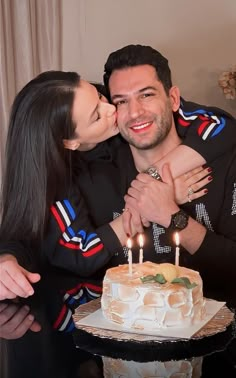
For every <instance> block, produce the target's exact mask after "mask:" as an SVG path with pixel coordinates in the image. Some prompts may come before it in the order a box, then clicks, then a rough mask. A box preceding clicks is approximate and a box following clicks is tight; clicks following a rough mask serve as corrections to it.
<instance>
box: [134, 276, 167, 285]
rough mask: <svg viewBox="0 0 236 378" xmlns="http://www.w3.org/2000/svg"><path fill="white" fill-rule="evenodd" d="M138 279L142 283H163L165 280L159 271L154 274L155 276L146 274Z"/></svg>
mask: <svg viewBox="0 0 236 378" xmlns="http://www.w3.org/2000/svg"><path fill="white" fill-rule="evenodd" d="M140 280H141V281H142V283H145V282H157V283H159V284H165V283H166V282H167V281H166V279H165V277H164V276H163V274H159V273H158V274H156V275H155V276H153V275H148V276H144V277H141V278H140Z"/></svg>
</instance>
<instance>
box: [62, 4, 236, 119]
mask: <svg viewBox="0 0 236 378" xmlns="http://www.w3.org/2000/svg"><path fill="white" fill-rule="evenodd" d="M235 37H236V0H221V1H220V0H219V1H215V0H198V1H194V0H192V1H191V0H118V1H117V0H63V69H65V70H76V71H78V72H79V73H80V74H81V75H82V76H83V78H84V79H87V80H93V81H101V80H102V73H103V66H104V63H105V61H106V58H107V56H108V55H109V53H110V52H112V51H113V50H116V49H118V48H120V47H122V46H125V45H127V44H130V43H140V44H147V45H151V46H153V47H154V48H156V49H157V50H159V51H160V52H161V53H163V54H164V55H165V56H166V57H167V58H168V59H169V62H170V67H171V69H172V74H173V81H174V84H177V85H178V86H179V87H180V89H181V94H182V95H183V97H185V98H186V99H188V100H192V101H196V102H199V103H203V104H209V105H216V106H219V107H222V108H224V109H225V110H228V111H229V112H231V113H233V114H234V115H236V100H226V99H225V97H224V95H223V93H222V91H221V89H220V88H219V86H218V83H217V81H218V76H219V74H220V73H221V72H222V71H224V70H228V69H229V68H230V67H231V66H233V65H235V64H236V47H235Z"/></svg>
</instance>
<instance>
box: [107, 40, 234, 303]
mask: <svg viewBox="0 0 236 378" xmlns="http://www.w3.org/2000/svg"><path fill="white" fill-rule="evenodd" d="M104 81H105V84H106V85H107V87H108V89H109V92H110V98H111V101H112V102H113V104H115V105H116V106H117V110H118V126H119V129H120V133H121V135H122V136H123V137H124V139H126V140H127V141H128V142H129V145H130V148H129V147H128V146H125V148H124V151H122V154H123V174H124V171H126V169H125V167H127V165H129V175H130V176H132V174H131V173H130V171H131V170H132V168H131V167H132V164H133V178H134V177H135V176H136V173H137V172H142V171H144V170H145V169H147V168H148V167H150V166H152V165H153V163H154V162H156V161H158V160H160V159H162V158H163V157H164V156H165V155H166V154H168V153H170V151H172V150H173V149H174V148H175V147H176V146H177V145H179V144H180V143H181V139H180V138H179V136H178V135H177V132H176V128H175V122H174V117H173V113H175V112H176V111H177V110H178V109H179V106H180V93H179V89H178V88H177V87H175V86H172V83H171V77H170V70H169V67H168V62H167V60H166V59H165V58H164V57H162V56H161V55H160V54H159V53H158V52H157V51H155V50H153V49H152V48H150V47H146V46H139V45H136V46H134V45H131V46H126V47H124V48H123V49H120V50H118V51H116V52H114V53H112V54H111V55H110V57H109V58H108V60H107V62H106V65H105V74H104ZM210 148H211V145H210V144H209V149H210ZM130 152H131V154H130ZM235 153H236V150H235V148H234V149H232V150H231V149H230V151H229V152H228V153H226V154H225V155H224V156H221V157H219V158H218V159H216V160H215V161H214V162H212V163H211V167H212V168H213V174H214V180H213V181H212V182H211V183H210V184H209V187H208V188H209V194H208V195H207V196H205V197H201V198H200V199H198V200H196V201H193V202H191V203H190V202H188V203H186V204H185V205H183V206H181V207H180V206H178V205H177V204H176V202H175V198H174V190H173V182H172V177H171V173H170V171H169V169H168V166H164V167H163V169H162V171H161V172H159V173H160V174H161V176H162V180H163V182H161V181H160V180H154V179H153V178H152V177H150V176H148V175H146V174H144V173H141V174H139V175H138V176H137V179H135V180H133V181H132V183H131V188H130V189H128V186H129V183H128V185H127V189H128V195H126V196H125V200H126V208H128V209H129V210H130V212H132V209H135V210H136V211H138V212H139V213H140V214H141V216H143V217H144V218H146V219H147V220H149V221H150V222H153V224H152V232H153V241H154V243H153V244H154V249H155V251H156V254H157V255H158V254H159V259H158V260H159V261H160V260H161V259H163V256H164V259H165V260H168V261H171V262H174V251H175V244H174V242H173V236H174V233H175V232H176V231H178V232H179V236H180V243H181V254H180V264H181V265H188V266H189V267H192V268H195V269H198V270H200V272H201V274H202V276H203V279H204V282H205V286H207V287H208V288H209V289H213V288H217V289H218V297H220V296H221V294H222V293H221V294H220V292H219V291H220V290H221V288H223V290H222V291H224V290H226V289H228V291H230V285H231V284H232V280H233V276H234V269H233V265H234V263H235V262H236V216H235V215H236V162H235V159H236V156H235ZM124 154H126V156H125V157H124ZM118 156H119V157H118V159H117V162H118V163H117V164H120V169H122V156H121V152H119V153H118ZM119 159H120V160H119ZM124 192H125V190H124ZM150 237H151V235H150V233H149V234H147V237H146V245H145V246H144V255H145V253H147V251H148V249H149V247H150V245H149V243H150ZM171 239H172V240H171ZM170 256H171V257H170ZM222 281H224V284H223V283H222ZM209 293H210V291H209ZM223 297H224V293H223V294H222V298H223Z"/></svg>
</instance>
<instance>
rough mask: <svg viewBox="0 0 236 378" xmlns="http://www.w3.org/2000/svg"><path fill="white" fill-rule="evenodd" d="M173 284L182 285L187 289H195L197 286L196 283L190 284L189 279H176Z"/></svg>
mask: <svg viewBox="0 0 236 378" xmlns="http://www.w3.org/2000/svg"><path fill="white" fill-rule="evenodd" d="M171 283H177V284H180V285H183V286H185V287H186V288H187V289H193V288H194V287H196V286H197V284H196V283H195V282H192V283H191V282H190V281H189V279H188V277H176V278H174V279H173V280H172V281H171Z"/></svg>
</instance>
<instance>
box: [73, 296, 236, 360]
mask: <svg viewBox="0 0 236 378" xmlns="http://www.w3.org/2000/svg"><path fill="white" fill-rule="evenodd" d="M100 307H101V302H100V298H98V299H96V300H93V301H91V302H89V303H86V304H84V305H81V306H79V307H78V308H77V309H76V310H75V314H74V315H73V319H74V322H75V326H76V329H75V332H74V340H75V343H76V346H77V347H79V348H81V349H83V350H86V351H87V352H90V353H93V354H98V355H100V356H107V357H112V358H121V359H125V360H134V361H140V362H146V361H154V360H158V361H169V360H180V359H187V358H191V357H198V356H204V355H206V354H210V353H213V352H216V351H220V350H223V349H224V348H225V347H226V345H227V344H228V343H229V342H230V341H231V340H232V338H233V337H234V330H235V321H234V313H233V312H232V311H231V310H230V309H229V308H228V307H227V306H223V307H222V308H221V309H220V310H219V311H218V312H217V314H216V315H215V316H214V317H213V318H212V319H211V320H210V321H209V322H208V323H207V324H206V325H205V326H204V327H203V328H201V329H200V330H199V331H198V332H197V333H196V334H194V335H193V336H192V337H191V339H176V338H170V339H164V338H161V339H160V338H159V337H157V336H150V335H141V334H136V333H130V332H123V331H122V332H120V331H113V330H107V329H102V328H98V327H96V326H94V327H91V326H85V325H81V324H78V321H79V320H81V319H82V318H84V317H86V316H88V315H90V314H91V313H93V312H94V311H96V310H98V309H99V308H100Z"/></svg>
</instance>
